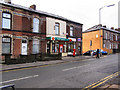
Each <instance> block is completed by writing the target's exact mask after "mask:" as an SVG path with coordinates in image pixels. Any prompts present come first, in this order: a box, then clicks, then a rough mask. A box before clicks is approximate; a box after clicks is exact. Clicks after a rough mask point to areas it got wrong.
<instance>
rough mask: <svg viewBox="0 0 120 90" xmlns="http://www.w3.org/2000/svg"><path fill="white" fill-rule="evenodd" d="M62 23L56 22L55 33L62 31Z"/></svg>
mask: <svg viewBox="0 0 120 90" xmlns="http://www.w3.org/2000/svg"><path fill="white" fill-rule="evenodd" d="M59 29H60V25H59V23H55V35H59V32H60V30H59Z"/></svg>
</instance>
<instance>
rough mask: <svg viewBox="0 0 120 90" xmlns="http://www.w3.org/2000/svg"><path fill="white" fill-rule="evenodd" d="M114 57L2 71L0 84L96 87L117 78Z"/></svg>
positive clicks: (117, 66) (28, 86)
mask: <svg viewBox="0 0 120 90" xmlns="http://www.w3.org/2000/svg"><path fill="white" fill-rule="evenodd" d="M118 56H119V55H118V54H114V55H108V56H107V57H104V58H100V59H95V58H93V59H89V60H82V61H73V62H68V63H63V64H54V65H46V66H42V67H41V66H39V67H34V68H29V69H24V68H23V69H21V70H18V69H17V70H13V71H8V72H3V74H2V75H3V81H2V82H0V84H1V83H2V84H3V85H6V84H15V88H85V87H86V88H87V87H88V88H91V87H94V88H96V87H99V86H101V85H103V84H106V83H108V82H109V80H111V79H112V78H115V77H116V76H118V74H119V71H120V69H119V68H120V65H119V64H120V62H118V59H120V58H119V57H118ZM98 81H100V82H98ZM96 82H98V83H96ZM102 82H103V83H102ZM95 83H96V84H95ZM100 83H101V84H100Z"/></svg>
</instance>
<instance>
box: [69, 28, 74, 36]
mask: <svg viewBox="0 0 120 90" xmlns="http://www.w3.org/2000/svg"><path fill="white" fill-rule="evenodd" d="M70 36H73V27H70Z"/></svg>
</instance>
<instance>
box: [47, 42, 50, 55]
mask: <svg viewBox="0 0 120 90" xmlns="http://www.w3.org/2000/svg"><path fill="white" fill-rule="evenodd" d="M47 53H50V41H48V42H47Z"/></svg>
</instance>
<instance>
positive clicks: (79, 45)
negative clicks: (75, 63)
mask: <svg viewBox="0 0 120 90" xmlns="http://www.w3.org/2000/svg"><path fill="white" fill-rule="evenodd" d="M80 47H81V44H80V42H78V51H79V52H80Z"/></svg>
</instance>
